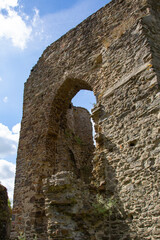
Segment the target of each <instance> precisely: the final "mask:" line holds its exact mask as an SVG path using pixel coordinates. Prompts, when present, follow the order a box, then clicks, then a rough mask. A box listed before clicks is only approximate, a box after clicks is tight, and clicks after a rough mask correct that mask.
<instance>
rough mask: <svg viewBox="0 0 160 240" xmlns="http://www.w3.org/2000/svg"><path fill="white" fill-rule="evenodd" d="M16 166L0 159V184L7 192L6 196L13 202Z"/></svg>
mask: <svg viewBox="0 0 160 240" xmlns="http://www.w3.org/2000/svg"><path fill="white" fill-rule="evenodd" d="M15 168H16V165H15V164H13V163H11V162H8V161H6V160H4V159H0V182H1V184H2V185H3V186H5V187H6V188H7V190H8V196H9V199H10V200H11V202H12V201H13V188H14V178H15Z"/></svg>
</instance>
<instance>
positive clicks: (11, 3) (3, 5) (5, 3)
mask: <svg viewBox="0 0 160 240" xmlns="http://www.w3.org/2000/svg"><path fill="white" fill-rule="evenodd" d="M17 5H18V0H1V1H0V9H8V8H10V7H16V6H17Z"/></svg>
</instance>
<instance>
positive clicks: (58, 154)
mask: <svg viewBox="0 0 160 240" xmlns="http://www.w3.org/2000/svg"><path fill="white" fill-rule="evenodd" d="M82 90H83V91H82ZM87 90H89V91H87ZM77 93H78V94H77ZM76 94H77V96H76ZM79 94H80V97H78V95H79ZM95 101H96V100H95V97H94V94H93V91H92V89H91V87H90V86H89V85H88V84H87V83H85V82H84V81H81V80H77V79H67V80H66V81H65V82H64V83H63V84H62V85H61V87H60V88H59V90H58V91H57V94H56V96H55V98H54V101H53V104H52V109H51V113H50V122H49V128H48V136H47V140H46V149H47V159H48V160H49V162H50V165H52V168H50V169H51V172H50V174H51V175H53V174H55V173H57V172H60V171H72V172H73V173H74V174H75V175H76V177H77V178H81V179H82V180H83V181H84V182H89V181H90V177H91V171H92V158H93V152H94V149H95V146H94V143H93V126H92V125H93V124H92V123H91V117H90V111H91V108H92V107H93V104H95ZM78 102H79V104H78ZM74 105H77V106H74ZM78 105H79V106H78ZM84 106H85V107H86V108H84Z"/></svg>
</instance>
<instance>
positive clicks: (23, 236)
mask: <svg viewBox="0 0 160 240" xmlns="http://www.w3.org/2000/svg"><path fill="white" fill-rule="evenodd" d="M18 240H26V235H25V233H23V232H20V233H19V236H18ZM33 240H37V235H35V236H34V238H33Z"/></svg>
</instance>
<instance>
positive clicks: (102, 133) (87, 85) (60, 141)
mask: <svg viewBox="0 0 160 240" xmlns="http://www.w3.org/2000/svg"><path fill="white" fill-rule="evenodd" d="M81 89H87V90H92V91H93V92H94V94H95V96H96V97H97V104H96V106H95V108H94V109H93V110H92V118H93V120H94V122H95V131H96V136H95V139H96V147H94V146H93V141H92V134H91V123H90V120H89V113H88V112H87V111H86V110H84V109H82V108H75V107H73V106H72V105H71V100H72V98H73V97H74V96H75V94H76V93H77V92H78V91H79V90H81ZM159 91H160V2H159V1H158V0H113V1H112V2H111V3H109V4H108V5H106V6H105V7H104V8H102V9H100V10H99V11H98V12H96V13H95V14H93V15H92V16H90V17H89V18H87V19H86V20H85V21H83V22H82V23H81V24H79V25H78V26H77V27H76V28H74V29H72V30H71V31H69V32H68V33H67V34H65V35H64V36H63V37H61V38H60V39H59V40H57V41H56V42H54V43H53V44H51V45H50V46H49V47H48V48H47V49H46V50H45V51H44V53H43V54H42V56H41V57H40V59H39V61H38V63H37V64H36V66H34V68H33V69H32V70H31V74H30V76H29V79H28V80H27V82H26V83H25V89H24V105H23V119H22V125H21V134H20V142H19V148H18V156H17V169H16V181H15V191H14V208H13V222H12V235H11V238H12V239H16V237H17V236H18V234H19V232H20V231H22V232H25V234H26V237H27V239H34V236H35V235H37V237H38V240H48V239H49V240H51V239H56V240H60V239H63V240H66V239H70V240H71V239H75V240H94V239H95V240H133V239H134V240H156V239H157V240H158V239H160V222H159V214H160V198H159V195H158V194H159V193H158V187H159V183H160V175H159V161H160V141H159V139H160V124H159V122H160V92H159Z"/></svg>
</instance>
